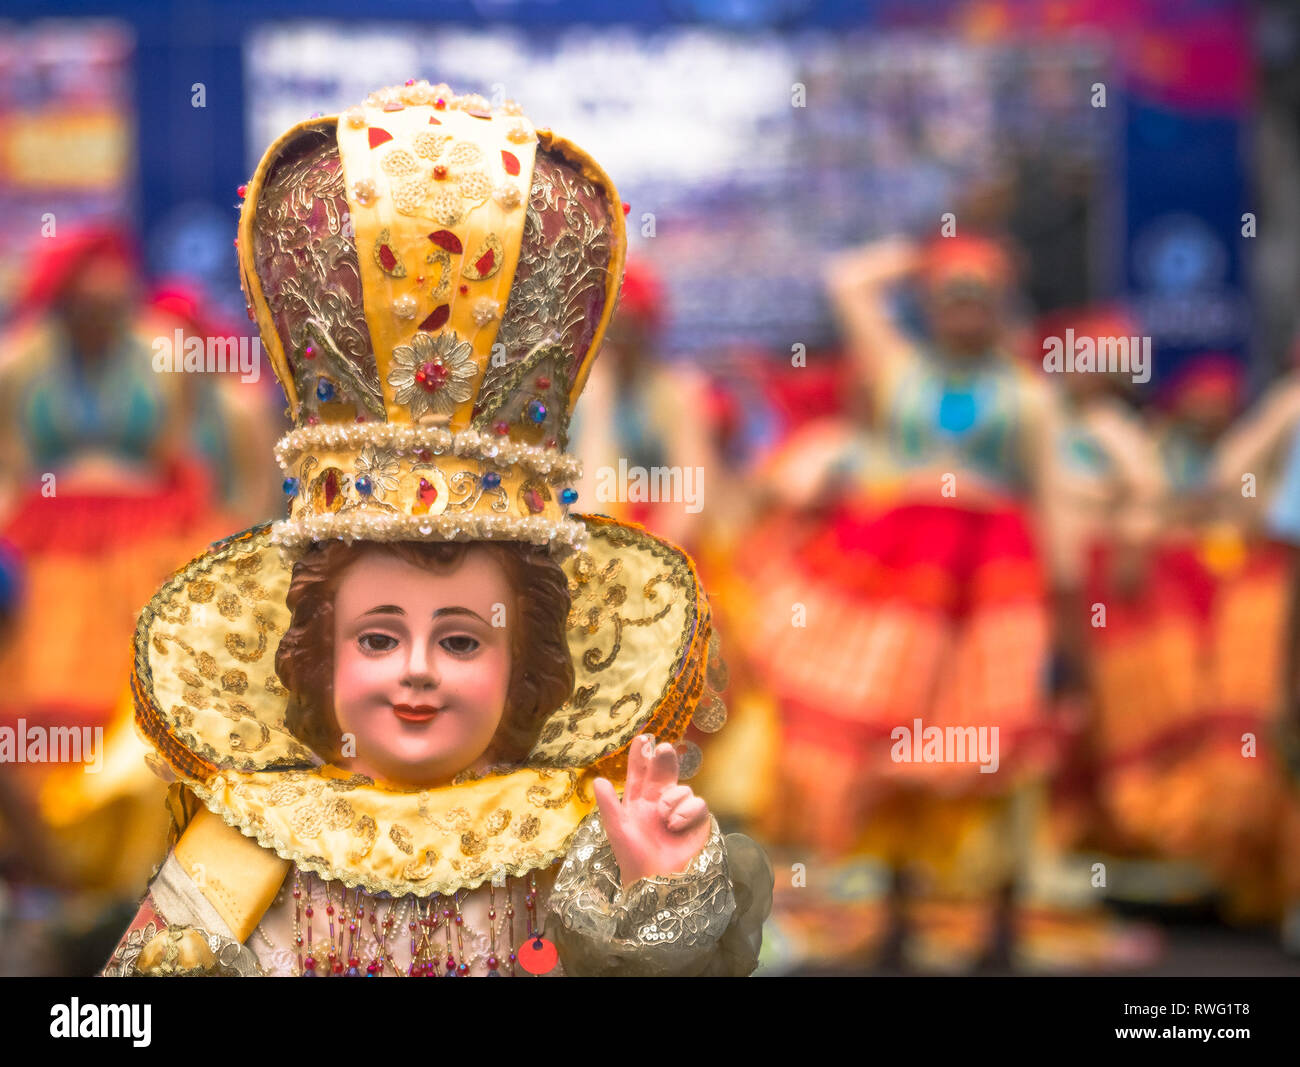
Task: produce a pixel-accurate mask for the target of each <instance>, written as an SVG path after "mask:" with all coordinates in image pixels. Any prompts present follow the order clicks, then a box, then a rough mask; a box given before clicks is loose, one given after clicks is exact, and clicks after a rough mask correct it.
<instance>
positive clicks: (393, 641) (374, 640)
mask: <svg viewBox="0 0 1300 1067" xmlns="http://www.w3.org/2000/svg"><path fill="white" fill-rule="evenodd" d="M385 642H387V643H385ZM357 644H359V645H360V646H361V647H362V648H364V649H365V650H366V651H367V652H391V651H392V650H393V649H395V648H396V647H397V638H395V637H390V636H389V635H388V634H362V635H361V636H360V637H359V638H357Z"/></svg>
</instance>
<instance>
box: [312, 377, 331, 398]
mask: <svg viewBox="0 0 1300 1067" xmlns="http://www.w3.org/2000/svg"><path fill="white" fill-rule="evenodd" d="M316 396H317V398H318V399H320V400H326V401H329V400H333V399H334V383H333V382H332V381H330V380H329V379H328V378H321V379H319V380H318V381H317V382H316Z"/></svg>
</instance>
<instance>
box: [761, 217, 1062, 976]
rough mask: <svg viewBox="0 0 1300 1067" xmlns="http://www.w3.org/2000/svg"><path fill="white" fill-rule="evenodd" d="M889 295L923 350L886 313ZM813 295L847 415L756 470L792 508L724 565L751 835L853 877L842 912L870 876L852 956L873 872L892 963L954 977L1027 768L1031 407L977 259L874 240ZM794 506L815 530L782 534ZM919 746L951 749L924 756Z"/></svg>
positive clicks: (1041, 414) (966, 960)
mask: <svg viewBox="0 0 1300 1067" xmlns="http://www.w3.org/2000/svg"><path fill="white" fill-rule="evenodd" d="M909 276H919V280H920V282H921V285H922V290H923V295H924V298H925V303H924V311H925V315H926V320H927V324H928V326H929V337H928V339H927V340H925V341H920V342H918V341H914V340H912V339H911V338H908V337H906V336H905V335H903V334H902V333H900V332H899V331H898V330H897V329H896V328H895V326H894V324H893V322H892V320H891V317H890V314H889V311H888V308H887V307H886V296H887V293H888V289H889V287H890V286H891V285H892V284H893V283H895V282H898V281H901V280H903V279H904V278H907V277H909ZM827 279H828V284H829V286H830V290H831V296H832V299H833V302H834V307H835V310H836V312H837V315H838V316H839V319H840V322H841V325H842V327H843V329H844V332H845V334H846V337H847V339H848V343H849V345H850V350H851V353H852V356H853V359H854V363H855V366H856V370H857V376H858V394H857V396H855V397H854V398H853V401H852V405H851V406H852V408H853V410H854V411H855V412H856V413H857V414H858V418H856V419H852V418H848V419H846V418H840V419H833V420H824V421H822V422H819V423H815V424H812V425H810V426H809V427H807V428H806V430H805V431H804V432H803V433H802V434H800V435H799V436H798V437H797V438H796V439H794V440H793V441H792V442H791V443H790V444H789V446H788V447H787V448H786V449H784V450H783V451H782V453H780V454H779V455H778V456H776V457H775V458H774V459H773V460H772V461H771V462H770V463H769V464H768V466H767V470H766V478H767V481H768V484H769V486H771V487H772V488H773V490H774V494H775V495H776V496H777V498H778V499H780V500H782V501H783V502H784V504H785V505H786V508H787V509H789V508H794V509H796V510H795V511H794V512H793V513H792V512H791V511H789V510H784V511H783V510H781V509H776V510H775V511H774V515H773V517H772V518H771V520H770V521H765V522H763V523H762V524H761V525H760V526H759V528H758V529H757V530H756V532H755V535H754V537H753V538H752V539H751V542H750V544H749V545H748V547H747V549H746V551H745V553H744V559H743V561H742V565H743V566H744V567H745V568H746V569H747V571H748V573H749V575H750V581H751V586H752V588H753V590H754V596H755V597H756V598H757V601H758V602H757V604H756V605H755V607H754V608H753V609H751V620H752V621H751V622H750V624H749V626H748V627H747V628H745V632H744V633H743V637H744V640H745V641H746V643H747V648H746V652H747V658H748V660H749V662H750V664H751V666H754V665H756V668H755V669H758V670H761V671H762V672H763V674H764V678H765V682H766V684H767V686H768V687H769V688H770V690H771V691H772V693H773V694H774V695H775V696H776V698H777V700H778V701H779V705H780V708H781V714H782V739H783V745H782V752H781V761H780V768H779V787H778V788H777V789H776V790H775V795H776V796H777V797H778V798H779V800H778V802H777V803H776V804H775V805H774V806H773V808H772V810H771V812H770V814H769V825H768V829H769V831H770V833H771V834H772V835H773V836H775V837H776V838H777V839H778V840H783V841H785V842H787V843H789V844H791V845H795V846H797V845H803V846H805V847H809V846H811V847H813V848H815V849H816V850H817V851H819V852H820V853H821V855H822V856H823V857H826V858H839V859H843V858H844V857H845V856H850V855H851V856H855V857H857V858H858V859H859V860H860V861H861V864H860V866H859V868H858V870H857V873H856V875H854V876H853V877H854V878H856V880H857V882H858V895H859V897H861V896H862V895H863V893H862V890H863V889H864V888H866V886H867V885H868V883H871V882H873V881H874V886H873V887H872V890H871V891H870V892H868V893H867V895H868V896H870V895H871V892H874V893H875V899H876V909H877V920H876V921H875V922H874V923H873V922H872V920H871V919H870V918H869V917H868V912H869V910H870V905H867V906H866V907H860V908H859V909H858V913H859V917H860V919H861V922H860V923H859V924H858V925H857V927H856V929H855V931H854V932H855V934H856V935H857V939H858V941H859V943H858V944H857V945H856V946H854V947H857V948H862V947H869V942H870V941H871V940H872V938H873V936H874V937H875V938H876V939H878V938H879V937H880V936H882V935H883V932H884V930H885V929H886V926H885V923H884V921H883V909H884V906H885V901H884V893H885V892H886V891H887V889H888V880H889V878H890V877H891V876H890V873H889V872H890V871H897V872H900V873H901V875H902V876H903V877H904V878H906V879H907V882H906V889H907V892H906V904H905V915H904V924H905V929H906V931H907V937H906V939H905V941H904V953H905V956H906V958H907V959H908V960H909V961H910V962H911V963H913V964H914V965H917V966H921V967H925V968H937V969H943V970H965V969H968V968H970V967H971V966H973V965H975V964H976V963H977V962H978V961H979V960H980V959H981V958H982V957H983V956H984V955H985V954H986V952H987V951H988V950H989V948H990V945H991V942H992V938H993V935H994V925H995V915H996V911H997V898H998V896H999V894H1000V893H1001V892H1002V891H1003V889H1004V888H1005V886H1006V885H1007V883H1008V882H1009V880H1010V878H1011V876H1012V870H1013V867H1014V864H1015V856H1014V855H1013V852H1014V846H1013V841H1012V833H1011V830H1012V827H1011V818H1012V806H1013V805H1012V798H1013V797H1014V796H1015V795H1016V793H1017V791H1018V788H1019V787H1021V786H1023V785H1024V784H1026V783H1028V782H1031V781H1033V780H1035V779H1036V778H1037V777H1038V776H1040V775H1041V773H1042V770H1043V768H1044V767H1045V766H1046V764H1047V762H1048V760H1049V759H1050V755H1051V748H1052V744H1051V741H1052V737H1051V730H1050V729H1049V728H1048V725H1047V723H1046V722H1045V721H1044V710H1045V705H1044V699H1043V697H1044V683H1045V675H1046V667H1047V659H1048V653H1049V624H1050V614H1051V601H1050V597H1049V587H1048V580H1047V577H1046V574H1045V568H1044V566H1043V563H1042V556H1041V549H1040V548H1039V535H1038V534H1037V533H1036V531H1035V529H1034V527H1035V526H1036V525H1039V523H1040V521H1046V520H1048V519H1049V518H1050V516H1049V515H1048V514H1047V512H1046V509H1045V508H1044V507H1043V504H1044V501H1045V499H1046V494H1047V492H1048V490H1049V489H1050V486H1051V485H1052V482H1051V475H1050V474H1049V471H1050V470H1051V468H1052V460H1053V442H1054V439H1055V438H1054V434H1055V430H1054V419H1055V416H1054V411H1053V403H1052V400H1051V397H1050V396H1049V395H1048V392H1047V389H1046V387H1045V385H1044V384H1043V383H1042V382H1041V381H1040V380H1038V379H1037V378H1036V377H1035V376H1033V375H1031V374H1029V373H1028V372H1026V371H1024V370H1023V369H1022V368H1020V367H1019V366H1017V365H1016V364H1015V363H1014V362H1013V361H1012V360H1011V359H1010V358H1008V357H1007V356H1005V355H1004V350H1005V349H1004V345H1003V338H1002V335H1003V333H1004V328H1005V324H1006V321H1007V310H1006V301H1007V298H1008V296H1009V283H1010V271H1009V267H1008V263H1007V260H1006V258H1005V256H1004V254H1003V253H1002V252H1001V250H1000V249H999V248H998V246H997V245H995V244H994V243H992V242H990V241H985V240H980V239H958V238H952V239H947V240H940V241H937V242H935V243H934V244H932V245H931V246H929V247H928V248H925V249H918V248H917V247H916V246H914V245H912V244H910V243H907V242H901V241H892V240H891V241H885V242H880V243H878V244H875V245H871V246H869V247H867V248H866V249H863V250H860V251H857V252H854V253H851V254H847V255H844V256H841V257H839V258H838V259H837V260H835V261H834V263H833V264H832V265H831V268H830V270H829V271H828V275H827ZM809 507H813V508H820V509H821V510H822V514H821V518H820V519H817V520H815V521H809V520H808V519H807V518H806V510H805V517H803V518H800V517H798V511H799V509H807V508H809ZM792 514H793V516H794V517H791V516H792ZM1047 543H1049V544H1050V543H1051V542H1050V541H1048V542H1047ZM738 636H740V635H739V634H738ZM965 727H971V728H972V729H970V730H969V731H965V730H959V729H958V728H965ZM933 728H938V730H939V732H940V736H941V737H942V738H953V739H954V740H955V739H956V738H957V737H958V736H960V737H961V739H962V740H963V741H969V744H970V749H969V751H967V752H965V753H964V755H958V754H957V753H956V752H949V751H947V750H946V749H944V750H942V752H941V754H939V756H938V759H931V758H927V757H926V755H925V753H924V751H923V748H924V744H923V738H924V737H932V736H933V734H927V733H926V731H927V730H933ZM948 728H953V729H951V730H950V729H948ZM943 743H946V742H942V741H941V744H943ZM980 743H982V744H984V746H985V747H984V749H983V750H982V752H983V755H982V756H977V752H976V747H977V745H978V744H980ZM995 750H996V751H995ZM934 755H935V753H934V752H933V751H932V752H931V756H934ZM981 768H983V769H981ZM778 884H779V880H778ZM795 899H797V898H795ZM831 936H834V935H831ZM853 940H854V937H842V938H841V943H842V944H843V943H845V942H851V941H853Z"/></svg>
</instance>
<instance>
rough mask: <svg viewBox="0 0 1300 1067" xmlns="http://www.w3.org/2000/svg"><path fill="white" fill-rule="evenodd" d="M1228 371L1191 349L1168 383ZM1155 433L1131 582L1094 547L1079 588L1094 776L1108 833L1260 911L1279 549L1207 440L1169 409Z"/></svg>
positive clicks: (1272, 807)
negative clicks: (1151, 487)
mask: <svg viewBox="0 0 1300 1067" xmlns="http://www.w3.org/2000/svg"><path fill="white" fill-rule="evenodd" d="M1238 379H1239V374H1234V372H1232V371H1231V370H1230V369H1226V368H1225V367H1224V365H1223V363H1222V361H1201V362H1199V363H1198V364H1196V365H1194V366H1192V367H1191V368H1190V369H1189V370H1187V371H1186V373H1185V374H1184V375H1183V376H1182V377H1181V379H1180V380H1179V381H1178V382H1177V383H1176V384H1175V386H1174V392H1176V393H1183V392H1186V391H1189V390H1202V391H1209V390H1213V391H1215V392H1219V393H1222V392H1223V391H1224V390H1233V392H1234V395H1235V392H1236V390H1238V389H1239V384H1240V383H1239V380H1238ZM1223 395H1224V398H1225V402H1227V399H1228V398H1227V394H1226V393H1224V394H1223ZM1158 445H1159V459H1160V464H1159V469H1160V470H1161V471H1162V472H1163V476H1164V487H1163V493H1162V496H1161V499H1160V502H1159V503H1160V510H1159V522H1160V528H1161V536H1160V539H1159V542H1158V543H1157V544H1156V545H1155V547H1154V549H1153V551H1152V552H1151V555H1150V559H1149V561H1148V562H1147V564H1146V566H1145V573H1144V575H1143V577H1142V582H1141V585H1140V586H1138V587H1137V588H1136V589H1130V590H1128V591H1127V592H1124V593H1121V592H1118V591H1117V590H1116V589H1115V587H1114V584H1113V582H1112V581H1110V580H1109V579H1108V577H1107V573H1108V572H1107V569H1106V563H1107V561H1106V560H1105V558H1104V557H1103V558H1098V559H1096V560H1095V561H1094V563H1095V565H1094V568H1093V571H1092V575H1091V577H1090V584H1089V587H1088V589H1087V599H1088V602H1089V603H1093V604H1102V605H1104V607H1105V623H1104V626H1094V627H1093V628H1091V631H1090V633H1091V638H1092V643H1093V654H1094V673H1095V676H1096V681H1097V690H1096V692H1097V700H1098V733H1097V743H1098V752H1099V757H1100V761H1101V763H1100V775H1101V776H1100V780H1099V785H1098V792H1099V795H1100V796H1101V797H1102V798H1103V800H1104V802H1105V804H1106V808H1107V812H1108V815H1109V817H1110V820H1111V822H1112V824H1113V826H1114V827H1115V829H1116V830H1117V831H1118V833H1119V843H1120V844H1121V846H1123V847H1127V848H1129V849H1138V850H1141V851H1144V852H1146V853H1148V854H1154V855H1156V856H1162V857H1166V858H1172V859H1179V860H1186V861H1191V862H1193V863H1194V864H1196V865H1197V866H1199V867H1200V868H1201V869H1202V870H1203V871H1204V872H1205V873H1206V874H1207V875H1208V876H1209V881H1210V883H1211V884H1212V885H1213V886H1214V887H1216V888H1217V889H1218V890H1219V891H1220V892H1222V893H1223V895H1224V897H1225V898H1226V903H1227V905H1228V909H1229V911H1230V912H1231V913H1232V914H1233V915H1234V916H1235V917H1238V918H1242V919H1250V920H1259V919H1266V918H1269V917H1276V916H1277V915H1278V914H1279V911H1280V908H1281V906H1282V901H1283V897H1284V895H1285V890H1284V887H1283V885H1282V882H1283V880H1284V876H1283V872H1282V869H1281V867H1280V866H1279V864H1280V863H1282V862H1284V860H1283V857H1284V854H1285V853H1286V852H1288V851H1290V850H1291V849H1290V847H1289V846H1288V845H1287V844H1286V843H1285V842H1286V840H1287V839H1288V838H1292V837H1293V836H1294V833H1295V829H1294V825H1293V824H1294V816H1293V815H1292V814H1291V813H1289V812H1288V811H1287V810H1286V809H1288V807H1289V804H1288V802H1287V800H1286V798H1285V792H1284V789H1283V783H1282V778H1281V775H1280V773H1279V770H1278V757H1277V752H1276V738H1275V733H1276V725H1277V723H1276V716H1277V710H1278V708H1279V685H1280V683H1281V679H1282V676H1283V635H1284V633H1285V626H1286V590H1287V572H1286V560H1285V557H1284V554H1283V553H1282V551H1281V550H1280V549H1279V548H1278V547H1277V546H1275V545H1271V544H1269V543H1267V542H1262V541H1260V540H1258V539H1257V538H1256V537H1255V536H1253V530H1252V527H1255V528H1258V526H1259V525H1261V523H1260V521H1259V520H1260V518H1261V517H1262V514H1261V515H1257V516H1255V517H1254V519H1252V520H1249V521H1248V520H1247V515H1248V513H1249V511H1250V510H1252V505H1253V506H1254V509H1255V510H1258V511H1260V512H1261V513H1262V510H1263V509H1262V508H1259V506H1258V504H1257V502H1256V500H1255V498H1254V497H1253V496H1252V495H1249V494H1247V493H1243V484H1244V483H1243V481H1242V475H1243V474H1246V473H1252V472H1247V471H1235V472H1232V471H1229V472H1227V473H1225V464H1224V461H1223V460H1222V457H1221V456H1220V455H1219V454H1218V445H1217V444H1212V443H1209V442H1207V441H1205V440H1203V439H1201V438H1197V437H1193V436H1191V435H1190V434H1188V433H1187V432H1186V431H1185V430H1184V429H1182V428H1181V427H1180V426H1179V425H1178V424H1176V423H1175V424H1170V425H1168V426H1166V427H1165V428H1164V430H1163V432H1162V434H1161V436H1160V438H1159V441H1158ZM1259 473H1260V475H1261V476H1262V475H1263V474H1264V472H1263V470H1261V471H1260V472H1259ZM1190 888H1191V887H1190V885H1189V889H1190Z"/></svg>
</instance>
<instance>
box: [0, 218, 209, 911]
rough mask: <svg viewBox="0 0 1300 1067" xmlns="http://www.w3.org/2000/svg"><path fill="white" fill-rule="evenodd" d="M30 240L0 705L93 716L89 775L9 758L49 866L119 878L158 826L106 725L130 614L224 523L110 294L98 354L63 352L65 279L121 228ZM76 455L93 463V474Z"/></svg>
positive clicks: (16, 370)
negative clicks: (37, 814) (99, 745)
mask: <svg viewBox="0 0 1300 1067" xmlns="http://www.w3.org/2000/svg"><path fill="white" fill-rule="evenodd" d="M44 244H45V247H44V248H43V250H42V252H41V254H40V256H39V258H38V262H37V263H36V264H34V266H33V270H32V274H31V278H30V282H29V285H28V288H27V291H26V292H25V293H24V295H23V297H22V298H21V300H20V304H19V312H20V318H19V320H18V322H17V324H16V325H15V326H14V327H13V328H12V329H11V330H10V331H9V333H8V334H7V335H6V337H5V342H4V352H3V358H4V363H3V367H2V368H0V426H3V433H4V440H3V444H2V445H0V448H2V449H3V453H4V457H5V462H4V464H3V466H4V470H3V474H4V476H5V478H6V480H7V483H8V484H7V485H6V487H5V488H6V490H7V499H6V504H7V505H8V507H7V510H6V514H5V517H4V526H3V536H4V537H6V538H7V539H8V540H9V541H10V542H11V543H12V544H13V546H14V547H15V549H16V551H17V554H18V556H19V558H20V559H21V564H22V567H23V586H24V592H23V595H22V596H21V598H20V599H19V601H18V603H17V604H16V606H15V608H14V612H15V614H14V620H13V631H12V638H11V639H10V640H9V641H7V642H6V643H5V647H4V650H3V653H2V654H0V670H3V672H4V677H5V679H6V682H5V690H4V695H3V699H0V720H2V721H3V722H4V723H5V724H6V725H9V726H16V724H17V723H18V722H19V721H21V722H23V723H25V724H26V725H27V726H28V727H29V728H30V727H33V726H38V727H48V728H69V727H74V728H96V727H100V728H103V729H104V730H105V745H106V747H111V748H112V751H111V752H109V753H107V754H106V753H104V752H101V753H100V756H101V758H104V759H105V767H104V768H103V771H102V773H99V774H95V775H87V774H85V773H83V772H84V768H83V767H81V766H74V767H72V768H67V767H62V768H60V767H52V766H50V765H42V764H33V765H28V766H25V767H22V768H16V769H15V773H18V774H19V775H20V776H21V780H22V781H23V785H24V789H25V790H26V791H28V792H30V793H33V794H34V793H36V792H37V791H38V790H39V791H40V793H41V796H42V808H41V814H42V818H43V819H44V820H45V822H46V824H47V828H48V830H49V832H50V834H51V836H52V837H53V839H54V840H56V841H57V842H58V845H57V847H56V848H55V849H53V851H54V853H56V854H57V858H58V876H59V877H60V878H61V879H62V880H64V881H65V882H67V883H71V884H78V885H92V886H95V887H97V888H113V889H119V890H120V889H121V888H122V884H123V882H126V883H129V884H130V885H131V886H132V887H134V886H135V885H137V884H138V881H139V879H140V877H142V876H143V875H144V874H145V873H147V871H148V870H149V869H150V868H151V867H152V866H153V865H154V864H155V863H156V862H157V860H158V857H159V855H160V854H161V850H162V848H163V846H164V843H165V834H166V819H165V817H164V816H162V814H161V810H160V801H161V792H160V791H159V787H158V783H157V782H156V781H153V780H151V778H150V776H148V775H144V776H143V779H144V781H143V784H142V783H141V782H140V778H141V776H140V775H139V774H138V768H139V762H140V755H141V752H140V748H139V744H138V742H137V741H136V740H135V738H134V737H133V736H132V734H131V730H130V719H129V716H128V717H127V718H125V719H123V720H122V721H121V723H115V722H114V716H115V713H116V712H118V711H120V710H121V709H122V705H123V697H124V696H125V697H126V703H127V705H128V710H129V704H130V697H129V693H128V692H127V689H126V686H125V679H126V677H127V676H128V674H129V671H130V663H131V635H132V632H133V630H134V628H135V620H136V616H137V615H138V613H139V610H140V608H141V606H142V605H143V604H144V603H145V602H146V601H147V600H148V599H149V596H150V595H151V593H152V592H153V590H154V589H156V588H157V585H158V582H159V581H160V580H161V579H162V578H163V577H165V576H166V575H167V574H169V573H171V571H173V570H174V569H175V568H176V567H177V566H179V565H181V564H182V563H183V562H184V561H185V560H186V559H188V558H189V557H190V556H191V555H192V553H193V548H194V545H195V544H203V543H205V542H207V541H209V540H211V539H212V538H215V537H218V536H220V535H221V534H222V533H223V532H224V531H227V530H229V528H230V525H231V521H232V520H231V519H229V518H228V517H227V515H226V513H225V511H224V509H223V508H222V506H221V503H220V500H219V498H218V497H217V494H216V493H215V491H214V489H213V485H212V480H211V479H210V477H209V475H208V473H207V470H206V469H205V468H204V466H203V464H202V463H201V462H199V461H198V460H196V459H195V458H193V457H192V456H191V455H190V454H189V453H188V451H187V445H188V440H187V435H186V432H185V431H186V429H187V425H186V422H185V418H184V404H183V400H182V397H181V393H180V389H179V382H178V380H177V379H176V378H170V377H168V376H166V375H159V374H156V373H154V371H153V369H152V360H153V354H154V353H153V337H154V336H156V334H157V331H156V329H154V328H153V327H152V326H151V324H150V321H149V319H148V318H147V317H146V316H145V315H144V314H142V313H140V312H139V311H138V310H137V309H136V308H134V307H133V306H131V305H129V304H126V305H123V306H122V307H121V308H120V321H119V323H118V328H117V329H116V330H115V332H113V333H112V334H111V335H109V336H108V338H107V340H106V342H105V350H104V351H102V352H101V353H99V354H98V355H94V356H89V355H86V354H83V353H79V352H78V351H76V350H75V342H74V339H73V332H72V331H71V330H70V329H69V327H68V324H67V322H66V318H67V315H68V314H70V313H69V312H67V311H66V310H65V309H64V307H63V306H62V304H63V301H64V299H65V297H66V294H67V292H68V291H69V289H70V288H71V287H72V286H73V284H74V283H75V282H76V281H77V279H78V277H79V276H82V274H83V272H93V271H95V270H96V269H98V267H99V266H101V265H103V264H104V263H105V262H111V263H115V264H123V265H124V266H126V267H128V268H129V267H130V265H131V262H132V261H131V255H130V252H129V250H128V249H127V247H126V244H125V240H124V238H122V237H121V235H119V234H118V233H117V232H116V231H113V230H97V229H96V230H85V231H79V232H76V233H73V234H69V235H66V236H62V237H59V238H57V239H54V238H52V239H50V240H49V241H48V242H45V243H44ZM92 464H100V465H101V466H100V468H99V469H100V471H101V474H100V476H99V477H97V478H94V479H93V480H92V479H90V478H88V477H87V476H86V471H87V468H88V466H89V465H92ZM90 590H93V591H94V601H95V605H94V606H93V608H92V607H91V606H90V604H89V602H88V600H87V597H88V595H89V591H90ZM51 635H57V639H52V636H51ZM119 726H124V727H125V728H124V729H119V728H118V727H119ZM122 756H125V759H122V758H119V757H122ZM131 891H132V892H133V891H134V889H133V888H132V890H131Z"/></svg>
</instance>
